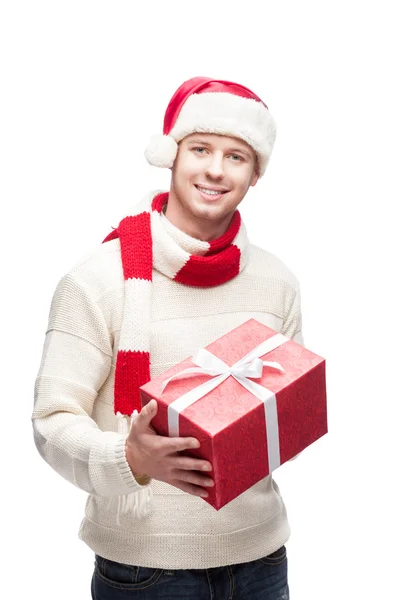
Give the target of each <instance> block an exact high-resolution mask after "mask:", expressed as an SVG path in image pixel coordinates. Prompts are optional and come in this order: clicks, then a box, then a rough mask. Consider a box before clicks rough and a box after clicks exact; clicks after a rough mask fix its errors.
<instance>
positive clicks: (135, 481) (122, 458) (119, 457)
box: [115, 438, 151, 493]
mask: <svg viewBox="0 0 399 600" xmlns="http://www.w3.org/2000/svg"><path fill="white" fill-rule="evenodd" d="M115 457H116V463H117V467H118V469H119V473H120V476H121V478H122V480H123V482H124V483H125V485H127V486H128V487H129V488H132V489H130V491H128V492H127V493H132V492H135V491H138V490H140V489H142V488H143V487H146V486H147V485H148V484H149V483H150V481H151V478H150V477H148V476H147V475H144V474H143V475H136V476H134V475H133V473H132V470H131V468H130V465H129V463H128V462H127V458H126V439H125V438H122V439H121V440H120V441H119V442H117V444H116V447H115Z"/></svg>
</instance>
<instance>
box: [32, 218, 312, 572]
mask: <svg viewBox="0 0 399 600" xmlns="http://www.w3.org/2000/svg"><path fill="white" fill-rule="evenodd" d="M163 223H164V226H165V227H166V228H167V230H168V232H169V234H170V235H171V236H173V237H174V239H176V240H177V241H179V242H180V241H181V239H182V236H181V232H179V230H177V229H176V228H175V227H174V226H173V225H171V224H170V223H169V222H168V221H167V220H166V218H165V219H164V220H163ZM187 237H188V236H185V234H184V243H185V245H186V246H187ZM192 242H193V244H192V246H193V247H192V248H191V250H195V242H196V241H195V240H192ZM123 298H124V278H123V273H122V266H121V260H120V246H119V240H113V241H111V242H107V243H106V244H103V245H100V246H99V247H96V248H95V249H94V250H93V251H92V252H91V253H90V254H89V255H88V256H86V257H85V258H84V259H83V260H81V261H80V262H79V263H78V264H77V265H76V266H75V267H74V268H73V269H72V270H71V271H70V272H69V273H68V274H67V275H66V276H65V277H63V279H62V280H61V281H60V283H59V284H58V287H57V289H56V291H55V294H54V297H53V300H52V304H51V310H50V317H49V324H48V329H47V333H46V338H45V343H44V349H43V357H42V361H41V365H40V370H39V373H38V377H37V380H36V386H35V407H34V413H33V428H34V437H35V442H36V445H37V448H38V450H39V452H40V454H41V456H42V457H43V458H44V459H45V460H46V461H47V462H48V464H49V465H51V466H52V467H53V468H54V469H55V470H56V471H57V472H58V473H59V474H60V475H62V476H63V477H65V478H66V479H67V480H68V481H70V482H72V483H73V484H75V485H76V486H78V487H79V488H81V489H83V490H85V491H86V492H88V493H89V497H88V500H87V504H86V514H85V517H84V519H83V521H82V524H81V527H80V531H79V536H80V538H81V539H82V540H83V541H84V542H86V543H87V544H88V545H89V546H90V548H92V549H93V551H94V552H96V553H97V554H100V555H101V556H103V557H105V558H108V559H110V560H114V561H118V562H123V563H127V564H133V565H139V566H147V567H154V568H165V569H198V568H211V567H216V566H224V565H228V564H234V563H241V562H246V561H251V560H255V559H257V558H260V557H262V556H266V555H267V554H270V553H271V552H274V551H275V550H277V549H278V548H279V547H280V546H282V545H283V544H284V543H285V542H286V541H287V540H288V538H289V535H290V527H289V523H288V520H287V514H286V509H285V506H284V503H283V500H282V498H281V496H280V492H279V489H278V486H277V484H276V483H275V482H274V480H273V478H272V476H269V477H266V478H265V479H263V480H262V481H260V482H259V483H257V484H256V485H254V486H253V487H252V488H250V489H249V490H248V491H247V492H245V493H244V494H242V495H241V496H239V497H238V498H236V499H235V500H233V501H232V502H230V503H229V504H227V505H226V506H224V507H223V508H222V509H221V510H219V511H216V510H215V509H214V508H212V507H211V506H210V505H209V504H207V503H206V502H205V501H204V500H202V499H201V498H198V497H195V496H191V495H189V494H186V493H185V492H182V491H181V490H179V489H177V488H174V487H173V486H170V485H168V484H165V483H162V482H159V481H156V480H152V481H151V483H150V485H151V486H152V489H153V500H152V506H151V510H150V513H149V515H148V516H146V517H144V518H141V519H140V518H137V517H134V516H133V515H132V513H125V514H122V515H121V516H120V523H119V524H117V519H116V514H115V511H114V510H112V506H114V503H113V502H111V500H112V498H115V496H117V495H120V494H130V493H134V492H136V491H137V490H140V489H142V488H141V486H140V485H139V484H138V483H137V482H136V481H135V479H134V477H133V475H132V473H131V471H130V468H129V465H128V463H127V461H126V457H125V450H124V447H125V439H124V437H123V436H122V435H120V434H118V433H117V422H116V418H115V416H114V412H113V384H114V369H115V360H116V353H117V348H118V339H119V333H120V327H121V320H122V308H123ZM151 314H152V320H151V376H157V375H159V374H161V373H162V372H163V371H165V370H166V369H168V368H169V367H171V366H172V365H174V364H176V363H178V362H180V361H182V360H183V359H185V358H187V357H188V356H191V355H192V354H193V353H194V351H195V350H196V349H197V348H199V347H203V346H206V345H208V344H209V343H210V342H212V341H213V340H215V339H216V338H218V337H220V336H222V335H223V334H225V333H227V332H228V331H229V330H230V329H233V328H234V327H237V326H238V325H240V324H241V323H243V322H244V321H246V320H248V319H249V318H251V317H253V318H255V319H257V320H259V321H261V322H262V323H264V324H265V325H267V326H269V327H272V328H273V329H275V330H277V331H281V332H282V333H284V334H285V335H287V336H289V337H292V338H294V339H295V340H296V341H298V342H299V343H303V341H302V334H301V312H300V295H299V287H298V282H297V280H296V278H295V277H294V275H293V274H292V273H291V272H290V271H289V270H288V269H287V268H286V267H285V266H284V264H283V263H282V262H281V261H280V260H279V259H277V258H276V257H275V256H274V255H272V254H270V253H268V252H266V251H264V250H261V249H260V248H257V247H255V246H250V260H249V264H248V265H247V266H246V268H245V269H244V270H243V271H242V272H241V273H240V274H239V275H238V276H237V277H235V278H234V279H232V280H231V281H229V282H228V283H225V284H223V285H220V286H218V287H213V288H193V287H189V286H185V285H182V284H179V283H176V282H175V281H172V280H170V279H168V278H167V277H165V276H163V275H161V274H160V273H159V272H157V271H154V273H153V293H152V307H151Z"/></svg>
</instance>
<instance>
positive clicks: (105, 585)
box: [91, 546, 289, 600]
mask: <svg viewBox="0 0 399 600" xmlns="http://www.w3.org/2000/svg"><path fill="white" fill-rule="evenodd" d="M91 593H92V598H93V600H128V599H130V598H131V599H135V598H137V599H140V600H174V599H175V598H180V599H182V600H244V599H245V600H289V589H288V581H287V552H286V548H285V546H282V547H281V548H280V549H279V550H277V551H276V552H273V553H272V554H269V556H265V557H264V558H260V559H258V560H254V561H252V562H249V563H242V564H237V565H230V566H228V567H216V568H214V569H186V570H170V569H150V568H147V567H135V566H131V565H124V564H121V563H116V562H113V561H111V560H107V559H105V558H102V557H101V556H96V562H95V569H94V574H93V578H92V583H91Z"/></svg>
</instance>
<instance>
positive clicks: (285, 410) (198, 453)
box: [140, 319, 327, 510]
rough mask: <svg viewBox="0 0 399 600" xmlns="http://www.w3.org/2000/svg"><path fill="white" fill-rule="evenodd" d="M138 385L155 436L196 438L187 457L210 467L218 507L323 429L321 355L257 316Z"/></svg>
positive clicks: (212, 500) (211, 494) (213, 499)
mask: <svg viewBox="0 0 399 600" xmlns="http://www.w3.org/2000/svg"><path fill="white" fill-rule="evenodd" d="M276 346H277V347H276ZM268 348H272V349H271V350H269V351H268ZM260 352H262V354H260ZM248 353H250V356H249V357H248V356H247V355H248ZM243 358H244V361H243V360H242V359H243ZM218 359H221V361H223V363H221V362H220V360H218ZM260 359H261V360H260ZM264 361H266V364H264ZM240 362H241V365H240ZM270 362H271V363H272V365H269V364H268V363H270ZM237 363H238V364H237ZM276 363H277V364H276ZM198 365H201V366H198ZM232 367H233V368H232ZM209 368H210V370H209V371H207V369H209ZM280 368H282V369H283V370H280ZM186 370H187V372H185V371H186ZM203 371H205V372H203ZM209 373H212V374H209ZM170 378H172V380H171V381H169V379H170ZM165 382H167V385H166V387H164V384H165ZM212 387H213V389H211V390H210V391H208V390H209V388H212ZM140 390H141V401H142V405H143V406H144V405H145V404H147V402H149V401H150V400H151V398H155V399H156V400H157V402H158V413H157V415H156V417H155V418H154V419H153V420H152V424H153V426H154V428H155V430H156V431H157V433H159V434H161V435H179V436H181V437H188V436H190V437H195V438H197V439H198V440H199V441H200V443H201V447H200V448H199V449H197V450H192V451H191V450H190V451H189V452H187V454H188V455H190V456H194V457H196V458H203V459H205V460H208V461H209V462H210V463H211V464H212V466H213V472H212V474H211V476H212V477H213V479H214V481H215V485H214V487H213V488H207V490H208V493H209V495H208V497H207V498H206V499H205V501H206V502H208V503H209V504H211V505H212V506H213V507H214V508H216V509H217V510H219V509H220V508H221V507H222V506H224V505H225V504H227V503H228V502H230V501H231V500H233V499H234V498H236V497H237V496H239V495H240V494H241V493H242V492H244V491H245V490H247V489H248V488H250V487H251V486H252V485H254V484H255V483H257V482H258V481H260V480H261V479H263V478H264V477H266V476H267V475H269V474H270V473H271V472H272V471H273V470H274V469H276V468H277V467H278V466H280V465H282V464H283V463H285V462H286V461H287V460H289V459H291V458H293V457H294V456H295V455H296V454H298V453H299V452H301V451H302V450H304V449H305V448H306V447H307V446H309V445H310V444H312V443H313V442H315V441H316V440H317V439H319V438H320V437H322V436H323V435H324V434H326V433H327V400H326V381H325V360H324V359H323V358H321V357H320V356H318V355H316V354H314V353H313V352H311V351H310V350H307V349H306V348H304V347H303V346H301V345H300V344H298V343H296V342H294V341H293V340H290V339H289V338H286V337H284V336H282V335H281V334H279V333H277V332H276V331H274V330H273V329H270V327H266V325H263V324H262V323H259V322H258V321H256V320H255V319H250V320H249V321H246V322H245V323H243V324H242V325H240V326H239V327H237V328H236V329H234V330H232V331H230V332H229V333H227V334H226V335H224V336H222V337H221V338H219V339H218V340H216V341H215V342H213V343H212V344H210V345H209V346H207V347H206V349H201V350H200V351H199V352H198V353H197V354H196V355H194V356H193V357H190V358H188V359H187V360H184V361H183V362H181V363H180V364H178V365H176V366H174V367H172V368H171V369H168V370H167V371H165V372H164V373H163V374H162V375H160V376H159V377H156V378H154V379H152V380H151V381H149V382H148V383H146V384H145V385H143V386H142V387H141V388H140ZM199 396H202V397H199ZM197 398H198V399H197Z"/></svg>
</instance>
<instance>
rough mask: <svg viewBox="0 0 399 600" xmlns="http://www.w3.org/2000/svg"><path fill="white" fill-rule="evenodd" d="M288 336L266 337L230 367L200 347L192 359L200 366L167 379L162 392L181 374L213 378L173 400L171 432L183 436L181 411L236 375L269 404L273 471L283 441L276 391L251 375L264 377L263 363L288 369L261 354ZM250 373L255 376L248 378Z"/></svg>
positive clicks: (267, 426) (274, 347)
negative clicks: (180, 419)
mask: <svg viewBox="0 0 399 600" xmlns="http://www.w3.org/2000/svg"><path fill="white" fill-rule="evenodd" d="M288 340H289V338H287V337H285V336H284V335H282V334H281V333H277V334H276V335H274V336H272V337H271V338H269V339H268V340H265V341H264V342H262V343H261V344H259V345H258V346H256V348H254V349H253V350H251V352H248V354H246V355H245V356H244V357H243V358H241V359H240V360H239V361H238V362H236V363H235V364H234V365H233V366H231V367H229V366H228V365H227V364H226V363H225V362H223V361H222V360H221V359H220V358H218V357H217V356H215V355H214V354H212V353H211V352H209V350H206V349H205V348H201V349H200V350H198V351H197V352H196V354H195V355H194V356H193V358H192V359H191V360H192V362H193V363H194V364H196V365H198V367H191V368H189V369H184V370H183V371H181V372H180V373H176V375H173V376H172V377H170V378H169V379H167V380H166V381H164V382H163V385H162V392H163V391H164V390H165V388H166V386H167V385H168V384H169V383H170V382H171V381H172V380H173V379H177V378H181V377H182V376H183V375H186V374H187V375H188V374H194V373H196V374H201V375H211V376H212V379H210V380H208V381H205V383H202V384H201V385H198V386H197V387H195V388H193V389H192V390H190V391H189V392H187V393H186V394H183V396H180V398H177V399H176V400H174V401H173V402H171V404H169V406H168V428H169V436H171V437H178V436H179V414H180V413H181V412H182V411H183V410H185V409H186V408H188V407H189V406H191V405H192V404H194V402H197V400H199V399H200V398H202V397H203V396H205V395H206V394H208V393H209V392H211V391H212V390H214V389H215V388H216V387H217V386H218V385H220V384H221V383H222V382H223V381H225V380H226V379H227V378H228V377H230V376H231V377H234V379H235V380H236V381H238V383H240V384H241V385H242V386H243V387H244V388H245V389H247V390H248V391H249V392H251V393H252V394H253V395H254V396H256V397H257V398H259V400H261V401H262V402H263V404H264V408H265V420H266V432H267V447H268V456H269V472H270V473H271V472H272V471H273V470H274V469H276V468H277V467H279V466H280V443H279V431H278V416H277V401H276V395H275V394H274V392H272V391H271V390H269V389H268V388H266V387H264V386H262V385H259V384H258V383H256V382H255V381H251V379H260V378H261V377H262V371H263V367H271V368H273V369H278V370H279V371H284V369H283V367H282V366H281V365H280V364H279V363H277V362H270V361H263V360H261V359H260V357H261V356H264V355H265V354H267V353H269V352H271V351H272V350H275V349H276V348H278V347H279V346H281V345H282V344H284V343H285V342H287V341H288ZM249 377H250V378H251V379H248V378H249Z"/></svg>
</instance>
